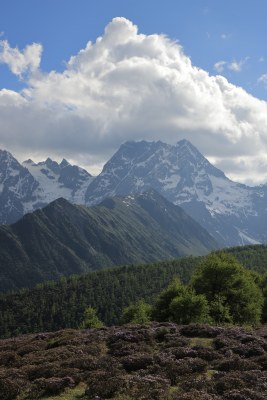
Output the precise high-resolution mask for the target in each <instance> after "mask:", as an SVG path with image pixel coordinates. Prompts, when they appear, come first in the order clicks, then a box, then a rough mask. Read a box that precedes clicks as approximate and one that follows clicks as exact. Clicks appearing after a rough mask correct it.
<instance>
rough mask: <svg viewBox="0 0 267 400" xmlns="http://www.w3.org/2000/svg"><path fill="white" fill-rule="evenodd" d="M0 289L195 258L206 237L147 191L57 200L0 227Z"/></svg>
mask: <svg viewBox="0 0 267 400" xmlns="http://www.w3.org/2000/svg"><path fill="white" fill-rule="evenodd" d="M0 243H1V248H0V265H1V270H0V291H5V290H10V289H16V288H19V287H29V286H33V285H34V284H36V283H38V282H42V281H45V280H55V279H58V278H59V277H61V276H63V275H71V274H81V273H83V272H86V271H90V270H95V269H99V268H105V267H112V266H117V265H123V264H124V265H125V264H128V265H129V264H138V263H145V262H154V261H159V260H170V259H174V258H178V257H182V256H187V255H201V254H206V253H208V252H209V251H211V250H213V249H216V248H218V245H217V243H216V242H215V240H214V239H213V238H212V236H210V235H209V233H208V232H207V231H206V230H205V229H204V228H202V227H201V226H200V225H199V224H198V223H197V222H195V221H194V220H193V219H192V218H191V217H190V216H188V215H187V214H186V213H185V212H184V211H183V210H182V208H181V207H179V206H175V205H173V204H172V203H170V202H169V201H167V200H166V199H165V198H164V197H162V196H161V195H159V194H158V193H156V192H155V191H153V190H150V191H149V192H146V193H143V194H137V195H131V196H127V197H115V198H106V199H105V200H103V201H102V203H101V204H99V205H97V206H93V207H86V206H78V205H73V204H71V203H69V202H68V201H67V200H65V199H63V198H60V199H57V200H55V201H54V202H52V203H50V204H49V205H48V206H46V207H44V208H43V209H39V210H36V211H34V212H33V213H29V214H27V215H25V216H24V217H23V218H22V219H20V220H19V221H18V222H16V223H15V224H12V225H2V226H0Z"/></svg>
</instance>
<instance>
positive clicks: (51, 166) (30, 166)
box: [0, 150, 93, 224]
mask: <svg viewBox="0 0 267 400" xmlns="http://www.w3.org/2000/svg"><path fill="white" fill-rule="evenodd" d="M92 179H93V177H92V176H91V175H90V174H89V173H88V172H87V171H85V170H84V169H82V168H79V167H77V166H72V165H70V164H69V163H68V162H67V161H66V160H62V162H61V163H60V164H58V163H57V162H55V161H52V160H51V159H49V158H48V159H47V160H46V161H44V162H41V163H38V164H35V163H34V162H33V161H31V160H27V161H25V162H24V163H22V165H21V164H20V163H19V162H18V161H17V160H16V159H15V158H14V157H13V156H12V154H10V153H9V152H7V151H5V150H0V223H2V224H10V223H13V222H16V221H17V220H18V219H20V218H21V217H22V216H23V215H24V214H26V213H28V212H31V211H33V210H35V209H37V208H41V207H44V206H45V205H47V204H48V203H50V202H51V201H53V200H55V199H57V198H59V197H65V198H66V199H67V200H69V201H71V202H73V203H77V204H84V202H85V200H84V195H85V191H86V189H87V187H88V185H89V184H90V183H91V182H92Z"/></svg>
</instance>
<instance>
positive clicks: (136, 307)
mask: <svg viewBox="0 0 267 400" xmlns="http://www.w3.org/2000/svg"><path fill="white" fill-rule="evenodd" d="M151 311H152V306H151V305H150V304H147V303H145V302H144V300H140V301H138V302H137V303H136V304H131V305H130V306H129V307H125V308H124V309H123V311H122V317H121V323H122V324H128V323H132V324H145V323H147V322H149V321H150V320H151Z"/></svg>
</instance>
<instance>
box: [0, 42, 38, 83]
mask: <svg viewBox="0 0 267 400" xmlns="http://www.w3.org/2000/svg"><path fill="white" fill-rule="evenodd" d="M41 55H42V46H41V45H40V44H38V43H33V44H31V45H28V46H26V47H25V49H24V50H23V51H20V50H19V49H18V48H17V47H15V48H12V47H10V45H9V43H8V41H7V40H1V41H0V63H2V64H7V65H8V67H9V69H10V70H11V72H13V74H15V75H18V76H20V77H21V76H22V75H23V74H24V73H26V72H34V71H36V70H37V69H38V68H39V65H40V61H41Z"/></svg>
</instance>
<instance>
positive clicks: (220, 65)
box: [213, 57, 249, 74]
mask: <svg viewBox="0 0 267 400" xmlns="http://www.w3.org/2000/svg"><path fill="white" fill-rule="evenodd" d="M248 59H249V57H246V58H244V59H243V60H240V61H238V62H237V61H232V62H227V61H218V62H216V63H215V64H214V66H213V67H214V69H215V71H216V72H219V73H220V74H221V73H223V72H224V70H225V68H227V69H229V70H231V71H234V72H241V70H242V68H243V65H244V64H245V63H246V62H247V60H248Z"/></svg>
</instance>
